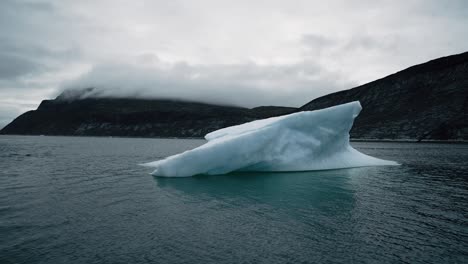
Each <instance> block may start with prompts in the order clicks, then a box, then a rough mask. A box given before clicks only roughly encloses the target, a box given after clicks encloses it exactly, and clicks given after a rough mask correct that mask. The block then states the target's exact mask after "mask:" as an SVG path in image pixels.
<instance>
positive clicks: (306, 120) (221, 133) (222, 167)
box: [141, 101, 398, 177]
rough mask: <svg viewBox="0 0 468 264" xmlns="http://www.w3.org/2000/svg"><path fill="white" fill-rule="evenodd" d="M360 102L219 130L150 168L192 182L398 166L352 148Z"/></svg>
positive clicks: (156, 172)
mask: <svg viewBox="0 0 468 264" xmlns="http://www.w3.org/2000/svg"><path fill="white" fill-rule="evenodd" d="M361 109H362V107H361V104H360V103H359V102H358V101H355V102H351V103H347V104H342V105H337V106H334V107H329V108H325V109H321V110H315V111H303V112H297V113H293V114H289V115H284V116H279V117H272V118H267V119H262V120H257V121H252V122H249V123H245V124H242V125H237V126H231V127H227V128H223V129H219V130H216V131H214V132H211V133H209V134H207V135H206V136H205V139H206V140H207V141H208V142H207V143H205V144H204V145H202V146H200V147H197V148H195V149H192V150H188V151H185V152H183V153H180V154H177V155H174V156H170V157H167V158H165V159H163V160H158V161H154V162H150V163H145V164H141V165H143V166H148V167H153V168H155V170H154V171H153V172H152V173H151V174H153V175H154V176H163V177H187V176H193V175H198V174H211V175H214V174H226V173H229V172H233V171H265V172H266V171H270V172H273V171H278V172H279V171H283V172H284V171H310V170H329V169H342V168H352V167H363V166H380V165H398V163H396V162H394V161H388V160H382V159H378V158H374V157H371V156H368V155H366V154H363V153H361V152H359V151H357V150H356V149H354V148H353V147H352V146H351V145H350V144H349V131H350V130H351V127H352V125H353V122H354V119H355V118H356V117H357V116H358V115H359V112H360V111H361Z"/></svg>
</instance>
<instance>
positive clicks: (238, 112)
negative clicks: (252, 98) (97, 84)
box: [0, 52, 468, 141]
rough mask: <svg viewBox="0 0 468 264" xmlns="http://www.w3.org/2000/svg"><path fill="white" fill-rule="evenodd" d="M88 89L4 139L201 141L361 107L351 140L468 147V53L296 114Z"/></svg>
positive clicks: (28, 119)
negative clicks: (312, 113)
mask: <svg viewBox="0 0 468 264" xmlns="http://www.w3.org/2000/svg"><path fill="white" fill-rule="evenodd" d="M89 89H92V88H89ZM89 89H85V90H81V91H80V90H71V91H65V92H63V93H62V94H61V95H60V96H58V97H57V98H56V99H54V100H44V101H42V103H41V104H40V106H39V107H38V109H37V110H34V111H29V112H26V113H24V114H22V115H21V116H19V117H18V118H16V119H15V120H14V121H13V122H11V123H10V124H8V125H7V126H6V127H5V128H3V129H2V130H1V131H0V134H21V135H76V136H138V137H202V136H203V135H205V134H206V133H208V132H211V131H213V130H216V129H219V128H223V127H226V126H231V125H237V124H241V123H245V122H248V121H252V120H256V119H261V118H267V117H272V116H278V115H284V114H288V113H292V112H295V111H306V110H315V109H320V108H325V107H329V106H334V105H337V104H342V103H347V102H351V101H356V100H359V101H360V102H361V105H362V106H363V110H362V112H361V114H360V115H359V116H358V118H357V119H356V121H355V124H354V127H353V129H352V130H351V138H354V139H393V140H414V141H423V140H465V141H466V140H468V115H467V112H468V111H467V110H468V52H466V53H462V54H458V55H452V56H448V57H443V58H439V59H435V60H432V61H429V62H426V63H423V64H420V65H416V66H413V67H410V68H408V69H405V70H403V71H400V72H397V73H395V74H392V75H389V76H387V77H385V78H382V79H379V80H376V81H373V82H370V83H368V84H364V85H361V86H359V87H356V88H353V89H350V90H345V91H340V92H336V93H332V94H329V95H326V96H323V97H320V98H317V99H314V100H312V101H310V102H309V103H307V104H305V105H304V106H302V107H300V108H299V109H296V108H291V107H276V106H262V107H256V108H252V109H248V108H241V107H233V106H221V105H211V104H204V103H196V102H184V101H177V100H144V99H122V98H87V97H84V96H82V95H83V94H85V93H87V92H89Z"/></svg>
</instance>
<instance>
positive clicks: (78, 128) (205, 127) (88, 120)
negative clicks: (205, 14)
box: [0, 91, 296, 137]
mask: <svg viewBox="0 0 468 264" xmlns="http://www.w3.org/2000/svg"><path fill="white" fill-rule="evenodd" d="M70 94H71V96H70ZM295 110H296V108H291V107H275V106H269V107H259V108H254V109H248V108H241V107H232V106H221V105H210V104H203V103H196V102H184V101H177V100H144V99H121V98H80V97H79V94H76V92H69V91H66V92H64V93H62V94H61V95H59V96H58V97H57V98H56V99H55V100H44V101H42V103H41V104H40V105H39V107H38V108H37V110H34V111H29V112H26V113H24V114H22V115H21V116H19V117H18V118H16V119H15V120H14V121H13V122H11V123H10V124H8V125H7V126H6V127H5V128H3V129H2V130H1V131H0V133H1V134H19V135H72V136H133V137H203V136H204V135H205V134H207V133H209V132H211V131H213V130H217V129H220V128H223V127H227V126H232V125H238V124H242V123H245V122H249V121H252V120H256V119H261V118H267V117H271V116H276V115H283V114H287V113H292V112H294V111H295Z"/></svg>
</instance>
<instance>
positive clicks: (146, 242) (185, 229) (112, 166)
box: [0, 136, 468, 263]
mask: <svg viewBox="0 0 468 264" xmlns="http://www.w3.org/2000/svg"><path fill="white" fill-rule="evenodd" d="M204 142H205V141H204V140H186V139H136V138H93V137H48V136H43V137H34V136H31V137H28V136H0V263H353V262H354V263H403V262H405V263H467V261H468V173H467V171H468V163H467V161H468V145H463V144H415V143H361V142H360V143H352V145H353V146H354V147H355V148H356V149H358V150H359V151H361V152H363V153H365V154H368V155H372V156H375V157H378V158H382V159H388V160H395V161H397V162H399V163H401V164H402V165H401V166H384V167H363V168H353V169H341V170H327V171H315V172H296V173H235V174H228V175H216V176H195V177H189V178H155V177H153V176H151V175H149V173H150V172H151V169H149V168H145V167H141V166H138V165H137V164H139V163H142V162H147V161H152V160H154V159H155V157H156V158H161V159H162V158H164V157H167V156H169V155H173V154H176V153H179V152H182V151H184V150H188V149H192V148H195V147H197V146H199V145H201V144H203V143H204Z"/></svg>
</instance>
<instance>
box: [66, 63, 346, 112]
mask: <svg viewBox="0 0 468 264" xmlns="http://www.w3.org/2000/svg"><path fill="white" fill-rule="evenodd" d="M354 84H355V83H352V82H350V81H348V80H347V79H346V78H345V77H343V76H340V75H339V74H337V73H333V72H328V71H326V70H325V69H323V68H322V67H321V66H319V65H317V64H315V63H314V62H311V61H302V62H300V63H295V64H288V65H258V64H255V63H248V64H231V65H209V66H206V65H190V64H187V63H183V62H179V63H175V64H171V65H169V66H167V65H166V66H154V65H153V66H141V65H130V64H109V65H100V66H97V67H94V68H93V69H92V70H91V71H90V72H88V73H87V74H85V75H83V76H81V77H80V78H78V79H77V80H75V81H73V82H71V83H68V84H67V85H66V86H65V88H66V89H71V88H75V89H80V88H86V87H96V89H95V90H93V91H91V93H90V94H87V96H93V97H102V96H113V97H128V96H131V97H137V98H178V99H185V100H192V101H202V102H210V103H218V104H229V105H238V106H247V107H253V106H258V105H285V106H300V105H302V104H305V103H307V102H308V101H309V100H310V99H311V98H314V97H317V96H321V95H324V94H326V93H329V92H331V91H337V90H340V89H344V88H347V87H350V86H351V85H354ZM298 94H301V95H302V96H297V95H298Z"/></svg>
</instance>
